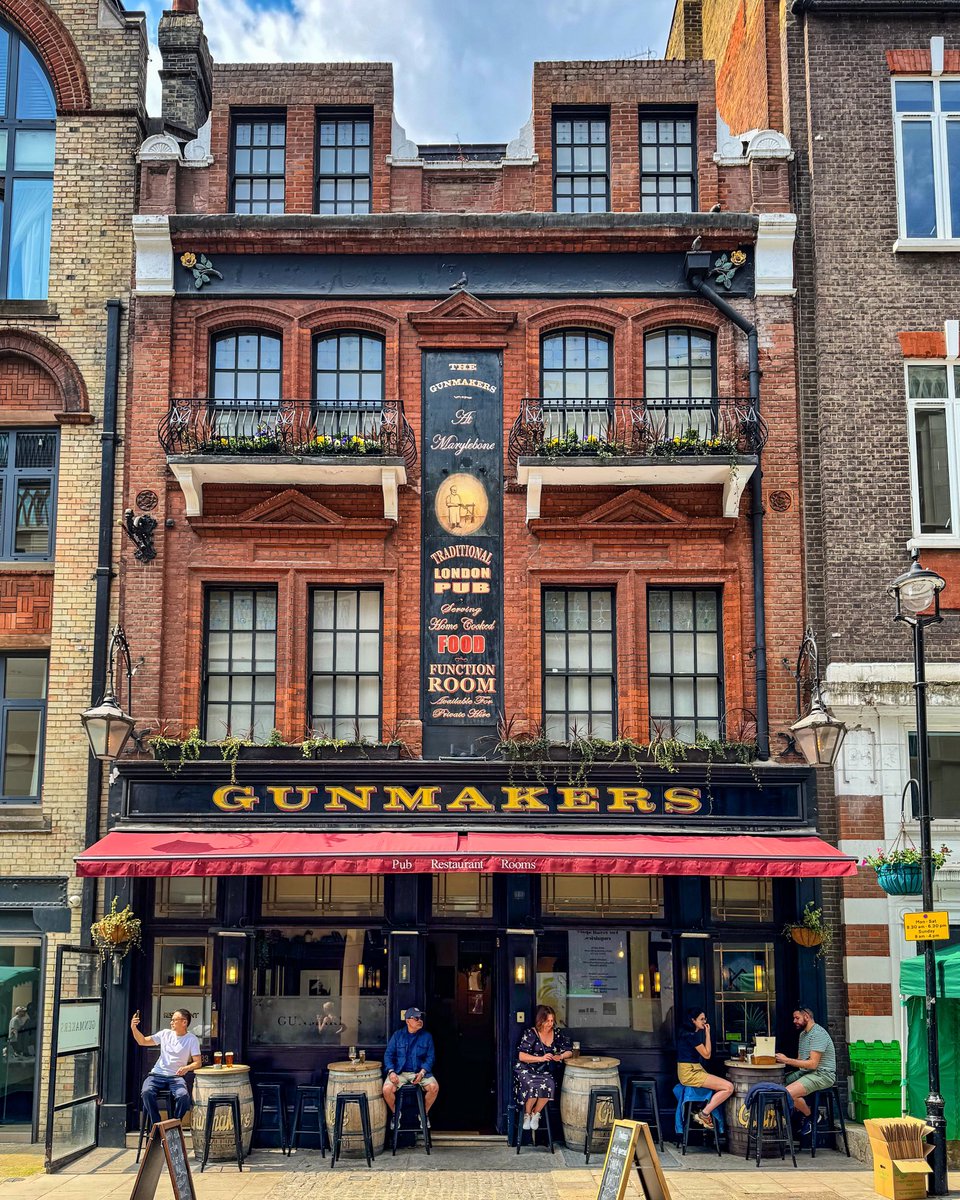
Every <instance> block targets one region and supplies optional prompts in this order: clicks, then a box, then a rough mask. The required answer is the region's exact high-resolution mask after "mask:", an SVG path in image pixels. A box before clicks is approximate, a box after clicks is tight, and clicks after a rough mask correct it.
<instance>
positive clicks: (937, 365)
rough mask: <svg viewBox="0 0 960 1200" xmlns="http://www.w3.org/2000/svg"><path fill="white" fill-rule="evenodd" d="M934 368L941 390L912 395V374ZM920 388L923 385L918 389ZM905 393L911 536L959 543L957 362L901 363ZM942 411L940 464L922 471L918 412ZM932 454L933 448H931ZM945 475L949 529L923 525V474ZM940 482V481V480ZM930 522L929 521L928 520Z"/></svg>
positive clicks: (946, 543)
mask: <svg viewBox="0 0 960 1200" xmlns="http://www.w3.org/2000/svg"><path fill="white" fill-rule="evenodd" d="M931 369H932V370H936V371H942V372H943V378H944V388H943V394H942V395H940V396H934V395H927V396H923V395H916V396H914V395H912V394H911V392H912V390H913V384H912V376H913V373H914V372H919V371H921V370H931ZM921 390H923V389H921ZM904 394H905V396H906V400H907V422H908V444H909V453H910V510H911V517H912V522H913V536H914V537H915V538H917V539H918V541H921V542H922V544H923V545H925V546H957V545H960V364H957V363H955V362H948V361H947V360H946V359H943V358H939V359H933V358H924V359H908V360H907V361H906V362H905V363H904ZM933 413H942V414H943V425H944V430H943V432H944V442H945V445H944V450H945V457H944V459H943V461H941V462H940V463H939V464H937V463H936V462H934V463H931V465H930V470H929V471H927V472H924V471H923V470H922V467H923V465H924V463H923V453H922V450H921V438H920V422H919V420H918V418H919V417H920V415H921V414H933ZM930 452H931V457H933V451H932V448H930ZM935 471H936V473H937V474H938V475H940V477H941V480H942V479H943V477H945V479H946V489H947V493H948V500H949V507H950V514H949V522H950V524H949V528H948V529H943V528H941V529H939V530H937V529H936V528H932V529H926V530H925V529H924V523H923V519H922V518H923V515H924V514H923V512H922V511H921V503H920V502H921V495H922V490H923V482H924V475H927V476H928V478H929V479H930V481H931V482H934V483H936V480H934V479H933V475H934V472H935ZM941 486H943V485H942V482H941ZM928 524H931V525H932V522H928Z"/></svg>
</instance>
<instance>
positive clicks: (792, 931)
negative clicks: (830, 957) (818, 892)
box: [783, 900, 833, 958]
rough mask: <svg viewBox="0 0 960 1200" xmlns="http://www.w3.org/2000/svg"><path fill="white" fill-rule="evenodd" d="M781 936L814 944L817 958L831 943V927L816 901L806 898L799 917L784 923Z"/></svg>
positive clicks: (822, 955)
mask: <svg viewBox="0 0 960 1200" xmlns="http://www.w3.org/2000/svg"><path fill="white" fill-rule="evenodd" d="M805 935H809V936H805ZM783 936H784V937H785V938H788V939H789V940H790V941H793V942H797V943H798V944H799V945H808V946H811V947H812V946H816V947H817V958H823V957H825V955H826V954H827V951H828V950H829V949H830V946H831V945H832V943H833V927H832V926H831V925H828V924H827V922H826V921H825V920H824V916H823V909H822V908H820V907H819V906H818V905H817V902H816V901H815V900H808V901H807V903H806V906H805V907H804V910H803V912H802V913H801V914H800V917H799V919H798V920H796V921H790V922H789V923H788V924H786V925H784V927H783ZM815 939H816V940H815Z"/></svg>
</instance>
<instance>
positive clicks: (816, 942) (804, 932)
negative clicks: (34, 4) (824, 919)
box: [790, 925, 823, 949]
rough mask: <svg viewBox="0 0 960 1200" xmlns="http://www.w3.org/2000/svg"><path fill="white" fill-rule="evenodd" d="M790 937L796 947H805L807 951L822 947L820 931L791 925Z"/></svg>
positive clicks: (804, 926)
mask: <svg viewBox="0 0 960 1200" xmlns="http://www.w3.org/2000/svg"><path fill="white" fill-rule="evenodd" d="M790 936H791V937H792V938H793V940H794V941H795V942H796V943H797V945H798V946H806V947H807V949H811V948H812V947H813V946H821V945H823V934H822V933H821V932H820V930H818V929H808V928H807V926H806V925H791V926H790Z"/></svg>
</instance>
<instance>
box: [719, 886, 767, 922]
mask: <svg viewBox="0 0 960 1200" xmlns="http://www.w3.org/2000/svg"><path fill="white" fill-rule="evenodd" d="M710 911H711V913H712V914H713V919H714V920H715V921H730V922H732V923H734V924H741V925H747V924H750V925H753V924H759V923H760V922H763V921H772V920H773V882H772V880H769V879H736V878H727V877H726V876H714V877H713V878H712V879H711V880H710Z"/></svg>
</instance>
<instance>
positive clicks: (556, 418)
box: [540, 327, 614, 444]
mask: <svg viewBox="0 0 960 1200" xmlns="http://www.w3.org/2000/svg"><path fill="white" fill-rule="evenodd" d="M578 337H582V338H583V339H584V366H583V369H582V374H583V376H584V394H583V396H568V395H567V391H568V386H569V381H568V376H573V375H579V374H581V369H580V368H579V367H573V366H569V365H568V355H569V353H570V351H569V349H568V339H570V338H578ZM591 338H593V339H594V340H596V341H597V342H600V343H602V344H603V345H604V346H605V347H606V354H607V365H606V366H605V367H602V368H600V367H597V368H595V373H596V374H600V372H601V370H602V371H603V372H604V374H606V377H607V387H606V394H605V395H604V396H603V397H600V396H591V395H590V394H589V393H590V375H591V374H592V373H594V371H592V370H591V368H590V365H589V364H590V339H591ZM555 341H559V342H561V357H562V360H563V365H562V366H561V367H559V368H555V367H547V366H546V365H545V364H546V352H547V344H548V343H549V342H555ZM548 372H549V373H558V374H559V375H560V376H561V386H562V392H563V394H562V396H557V397H553V396H547V394H546V378H545V377H546V375H547V373H548ZM613 389H614V378H613V337H612V335H611V334H609V333H605V332H604V331H603V330H600V329H588V328H574V327H570V328H562V329H550V330H547V332H546V333H544V334H543V335H542V337H541V338H540V408H541V414H542V417H543V438H544V441H549V440H550V439H551V438H559V439H561V440H562V439H563V438H564V437H565V436H566V435H567V433H568V431H569V430H570V429H573V430H575V432H576V434H577V437H578V438H579V439H580V440H581V441H583V440H584V439H585V438H587V437H596V438H597V439H598V440H599V441H600V442H602V443H604V444H606V443H607V442H608V441H609V438H610V427H611V425H612V422H613V409H614V390H613ZM568 402H569V406H570V407H568ZM570 414H572V416H571V415H570Z"/></svg>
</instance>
